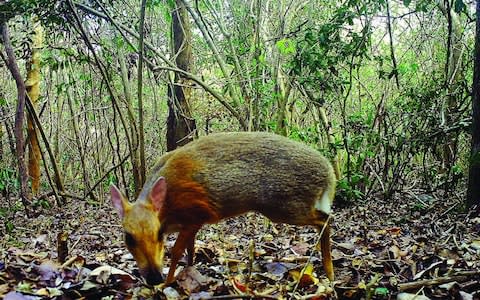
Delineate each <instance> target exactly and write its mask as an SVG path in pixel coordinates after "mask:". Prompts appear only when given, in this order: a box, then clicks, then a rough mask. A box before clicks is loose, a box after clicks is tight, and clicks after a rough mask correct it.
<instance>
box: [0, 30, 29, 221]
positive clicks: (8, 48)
mask: <svg viewBox="0 0 480 300" xmlns="http://www.w3.org/2000/svg"><path fill="white" fill-rule="evenodd" d="M0 31H1V34H2V38H3V44H4V46H5V52H6V53H7V58H6V63H7V67H8V69H9V70H10V73H12V76H13V78H14V79H15V83H16V85H17V110H16V114H15V142H16V143H15V154H16V156H17V164H18V174H19V177H20V199H21V200H22V203H23V205H24V206H25V211H26V213H27V215H30V191H29V190H28V184H27V183H28V174H27V167H26V165H25V150H24V145H25V140H24V137H23V126H24V119H25V95H26V92H27V90H26V87H25V83H24V81H23V78H22V76H21V75H20V70H19V69H18V65H17V62H16V59H15V53H14V51H13V47H12V43H11V42H10V36H9V34H8V28H7V24H6V23H5V22H2V23H0Z"/></svg>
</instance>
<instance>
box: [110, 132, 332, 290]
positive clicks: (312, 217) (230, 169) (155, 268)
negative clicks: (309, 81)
mask: <svg viewBox="0 0 480 300" xmlns="http://www.w3.org/2000/svg"><path fill="white" fill-rule="evenodd" d="M335 182H336V180H335V175H334V171H333V169H332V166H331V165H330V163H329V162H328V160H327V159H326V158H324V157H323V156H322V155H320V154H319V153H318V152H317V151H315V150H314V149H312V148H310V147H308V146H306V145H303V144H301V143H299V142H295V141H292V140H290V139H288V138H285V137H281V136H278V135H274V134H270V133H259V132H256V133H247V132H238V133H222V134H214V135H209V136H206V137H202V138H199V139H198V140H196V141H193V142H191V143H189V144H187V145H185V146H183V147H181V148H178V149H176V150H174V151H172V152H169V153H167V154H165V155H163V156H162V157H161V158H160V160H159V162H158V163H157V164H156V165H155V167H154V168H153V170H152V172H151V174H150V177H149V179H148V180H147V182H146V183H145V185H144V187H143V189H142V191H141V193H140V195H139V197H138V199H137V201H136V202H135V203H133V204H132V203H129V202H128V200H127V199H125V197H124V196H123V195H122V193H121V192H120V191H119V190H118V189H117V188H116V187H115V186H113V185H112V187H111V196H112V202H113V206H114V207H115V209H116V210H117V211H118V213H119V215H120V217H121V219H122V224H123V228H124V230H125V243H126V245H127V247H128V249H129V250H130V252H131V253H132V254H133V257H134V258H135V260H136V261H137V263H138V267H139V269H140V273H141V274H142V276H144V277H145V279H146V281H147V283H149V284H152V285H155V284H159V283H160V282H161V281H162V275H161V270H162V265H163V253H164V245H163V244H164V237H165V235H166V234H168V233H171V232H179V235H178V238H177V241H176V242H175V245H174V246H173V249H172V253H171V254H172V255H171V262H170V269H169V272H168V276H167V280H166V283H167V284H168V283H171V282H172V281H173V280H174V273H175V267H176V265H177V263H178V260H179V259H180V258H181V256H182V255H183V253H184V251H185V249H186V250H187V254H188V263H189V264H190V265H191V264H192V263H193V254H194V242H195V235H196V233H197V232H198V230H199V229H200V228H201V227H202V225H203V224H206V223H216V222H218V221H219V220H221V219H224V218H229V217H232V216H236V215H239V214H242V213H245V212H248V211H257V212H260V213H262V214H264V215H265V216H267V217H268V218H269V219H271V220H272V221H274V222H281V223H288V224H294V225H313V226H316V227H317V228H319V229H320V232H323V234H322V236H321V250H322V257H323V266H324V269H325V271H326V274H327V277H328V278H329V279H330V280H333V265H332V257H331V253H330V226H329V224H328V223H329V222H328V220H329V218H328V217H329V215H330V214H331V205H332V201H333V198H334V194H335ZM323 227H324V228H323ZM322 228H323V231H321V230H322Z"/></svg>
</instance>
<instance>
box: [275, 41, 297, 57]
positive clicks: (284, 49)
mask: <svg viewBox="0 0 480 300" xmlns="http://www.w3.org/2000/svg"><path fill="white" fill-rule="evenodd" d="M276 46H277V48H278V50H280V53H282V54H284V55H288V54H293V53H295V51H296V45H295V42H294V41H293V40H291V39H281V40H279V41H278V42H277V43H276Z"/></svg>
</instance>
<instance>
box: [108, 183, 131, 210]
mask: <svg viewBox="0 0 480 300" xmlns="http://www.w3.org/2000/svg"><path fill="white" fill-rule="evenodd" d="M110 194H111V196H112V204H113V207H115V209H116V210H117V213H118V215H119V216H120V218H123V216H124V215H125V206H126V204H128V203H127V201H126V200H125V198H124V197H123V194H122V192H120V190H119V189H118V188H117V187H116V186H115V185H114V184H112V185H111V186H110Z"/></svg>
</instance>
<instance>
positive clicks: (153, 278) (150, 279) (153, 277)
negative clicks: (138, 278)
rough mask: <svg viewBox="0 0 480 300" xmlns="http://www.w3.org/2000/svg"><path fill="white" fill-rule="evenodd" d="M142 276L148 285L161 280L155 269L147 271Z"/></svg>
mask: <svg viewBox="0 0 480 300" xmlns="http://www.w3.org/2000/svg"><path fill="white" fill-rule="evenodd" d="M144 277H145V280H146V281H147V283H148V284H149V285H157V284H160V283H162V282H163V276H162V274H161V273H160V272H159V271H157V270H151V271H148V272H147V273H146V274H145V276H144Z"/></svg>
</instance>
